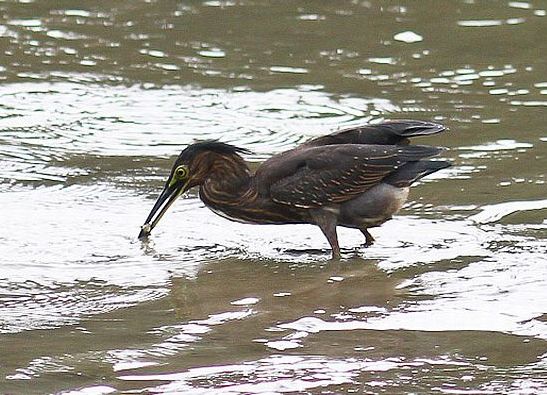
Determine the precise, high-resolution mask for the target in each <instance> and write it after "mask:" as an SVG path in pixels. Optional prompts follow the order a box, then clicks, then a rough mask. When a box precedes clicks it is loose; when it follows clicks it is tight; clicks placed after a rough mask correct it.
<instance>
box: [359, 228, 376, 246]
mask: <svg viewBox="0 0 547 395" xmlns="http://www.w3.org/2000/svg"><path fill="white" fill-rule="evenodd" d="M359 230H360V231H361V233H362V234H363V235H364V236H365V247H370V246H371V245H373V244H374V237H372V235H371V234H370V233H369V232H368V230H367V228H363V229H359Z"/></svg>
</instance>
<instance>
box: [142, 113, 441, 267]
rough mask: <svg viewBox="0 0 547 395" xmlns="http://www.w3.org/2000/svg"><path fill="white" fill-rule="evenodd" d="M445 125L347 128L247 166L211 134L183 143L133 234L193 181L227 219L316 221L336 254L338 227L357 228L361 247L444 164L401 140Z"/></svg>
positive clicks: (428, 150)
mask: <svg viewBox="0 0 547 395" xmlns="http://www.w3.org/2000/svg"><path fill="white" fill-rule="evenodd" d="M445 130H446V128H445V127H444V126H443V125H440V124H437V123H433V122H426V121H417V120H392V121H385V122H382V123H378V124H374V125H371V124H367V125H362V126H357V127H351V128H347V129H343V130H339V131H336V132H334V133H331V134H328V135H324V136H320V137H317V138H314V139H311V140H309V141H307V142H304V143H303V144H301V145H299V146H297V147H295V148H293V149H289V150H287V151H284V152H281V153H279V154H277V155H274V156H272V157H270V158H269V159H267V160H266V161H264V162H263V163H262V164H261V165H260V166H259V167H258V168H257V169H256V171H255V172H252V171H251V170H250V169H249V167H248V165H247V164H246V163H245V160H244V159H243V157H242V155H245V154H249V153H250V152H249V151H248V150H247V149H244V148H241V147H237V146H234V145H231V144H227V143H223V142H220V141H216V140H209V141H201V142H197V143H194V144H191V145H189V146H187V147H186V148H185V149H184V150H182V152H181V153H180V155H179V156H178V157H177V159H176V160H175V162H174V164H173V166H172V169H171V171H170V174H169V176H168V178H167V181H166V182H165V186H164V188H163V191H162V192H161V193H160V195H159V197H158V198H157V201H156V203H155V204H154V206H153V208H152V210H151V211H150V214H149V215H148V217H147V218H146V221H145V223H144V225H142V227H141V230H140V233H139V239H144V238H147V237H148V236H149V235H150V232H151V231H152V229H154V228H155V227H156V225H157V224H158V222H159V221H160V219H161V218H162V217H163V215H164V214H165V213H166V212H167V210H168V209H169V207H170V206H171V205H172V204H173V203H174V202H175V201H176V200H177V198H179V197H180V196H181V195H183V194H184V193H185V192H187V191H188V190H190V189H191V188H194V187H198V188H199V197H200V198H201V200H202V201H203V202H204V203H205V205H206V206H207V207H208V208H210V209H211V210H212V211H213V212H215V213H217V214H219V215H221V216H222V217H225V218H227V219H229V220H232V221H237V222H243V223H250V224H277V225H279V224H313V225H316V226H318V227H319V228H320V229H321V231H322V232H323V234H324V235H325V237H326V239H327V241H328V243H329V244H330V247H331V251H332V257H333V259H339V258H340V257H341V254H340V246H339V244H338V236H337V232H336V228H337V227H338V226H341V227H346V228H354V229H358V230H360V231H361V233H362V234H363V236H364V238H365V240H364V241H365V243H364V245H365V247H368V246H371V245H372V244H373V243H374V241H375V240H374V237H373V236H372V235H371V234H370V232H369V229H370V228H373V227H377V226H380V225H382V224H383V223H384V222H386V221H388V220H389V219H391V218H392V216H393V215H394V214H395V213H397V212H398V211H399V210H400V209H401V207H402V206H403V204H404V203H405V201H406V199H407V197H408V194H409V188H410V186H411V185H412V184H413V183H414V182H416V181H417V180H419V179H421V178H422V177H424V176H427V175H428V174H431V173H434V172H436V171H438V170H441V169H444V168H446V167H449V166H450V165H451V163H450V162H448V161H446V160H440V159H432V157H434V156H437V155H438V154H439V153H440V152H441V151H442V148H439V147H432V146H428V145H414V144H410V140H409V139H410V138H413V137H418V136H428V135H433V134H437V133H440V132H443V131H445Z"/></svg>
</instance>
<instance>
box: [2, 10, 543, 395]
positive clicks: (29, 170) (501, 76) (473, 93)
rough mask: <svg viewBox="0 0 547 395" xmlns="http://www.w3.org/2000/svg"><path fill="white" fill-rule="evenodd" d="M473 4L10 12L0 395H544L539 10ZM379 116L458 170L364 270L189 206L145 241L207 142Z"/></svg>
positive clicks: (264, 147)
mask: <svg viewBox="0 0 547 395" xmlns="http://www.w3.org/2000/svg"><path fill="white" fill-rule="evenodd" d="M84 5H85V6H84ZM487 5H488V6H486V5H485V4H484V3H483V2H481V3H480V4H479V3H477V4H475V2H474V1H420V2H411V1H401V2H391V1H387V2H386V1H362V2H361V1H354V2H350V1H347V2H346V1H340V2H307V1H275V2H268V1H188V2H182V3H181V2H155V1H147V2H134V1H117V2H116V3H115V5H113V3H111V2H104V1H95V2H86V3H82V4H79V5H76V4H75V3H73V2H66V1H52V0H44V1H39V2H33V1H32V0H31V1H28V0H26V1H20V2H16V1H1V0H0V54H1V56H0V207H1V208H2V209H1V213H0V219H1V221H2V226H0V257H1V262H0V393H14V394H15V393H25V394H32V393H37V394H43V393H65V394H67V393H70V394H107V393H111V392H115V391H118V392H122V393H156V392H159V393H170V392H171V393H188V394H198V393H203V394H206V393H230V394H248V393H251V394H257V393H269V394H271V393H284V392H288V393H320V392H321V393H345V392H348V393H349V392H356V393H386V394H398V393H401V394H403V393H412V392H414V393H446V394H456V393H457V394H499V393H514V394H539V393H542V392H547V379H546V377H547V259H546V253H547V244H546V241H545V239H546V225H547V224H546V222H545V214H546V212H547V197H546V193H545V191H546V186H545V169H546V168H547V166H546V165H547V161H546V143H547V133H546V131H545V107H546V106H547V100H546V94H547V81H546V75H547V73H546V72H547V66H546V63H545V56H544V54H545V50H546V49H547V48H546V43H545V40H544V37H545V36H546V34H547V31H546V28H545V26H546V25H545V17H546V10H545V4H544V3H542V2H539V1H530V2H524V1H518V2H505V1H491V2H488V4H487ZM384 118H415V119H423V120H433V121H436V122H440V123H443V124H445V125H446V126H448V127H449V128H450V132H449V133H447V134H445V135H439V136H432V137H430V138H425V139H422V140H420V142H423V143H426V144H433V145H441V146H445V147H448V148H449V150H448V151H447V152H445V153H444V156H445V157H447V158H449V159H451V160H453V162H454V166H453V167H452V168H450V169H447V170H444V171H441V172H439V173H436V174H435V175H433V176H431V177H428V178H427V179H425V180H424V181H423V182H422V183H420V184H419V185H417V186H416V187H414V188H413V190H412V192H411V195H410V198H409V202H408V204H407V205H406V206H405V208H404V209H403V210H402V212H401V213H400V215H398V216H397V217H396V218H394V219H393V220H392V221H390V222H388V223H387V224H385V225H384V226H383V227H382V228H379V229H376V230H374V231H373V234H374V236H375V237H376V239H377V243H376V244H375V245H374V246H373V247H372V248H369V249H364V248H361V244H362V242H363V240H362V236H361V234H360V233H359V232H356V231H352V230H342V231H341V232H340V241H341V244H342V246H343V247H345V248H344V249H343V251H342V252H343V255H344V256H345V259H344V260H342V261H330V260H329V259H328V258H329V254H330V252H329V250H328V245H327V243H326V241H325V240H324V238H323V236H322V235H321V233H320V231H319V230H318V229H317V228H314V227H311V226H278V227H275V226H251V225H241V224H236V223H232V222H228V221H226V220H224V219H223V218H220V217H218V216H215V214H213V213H211V212H210V211H208V210H207V209H206V208H205V207H204V206H203V204H202V203H201V202H200V201H199V200H198V198H197V195H196V194H195V192H193V193H191V194H189V196H188V197H187V198H186V199H181V200H180V201H179V202H177V204H176V205H175V206H174V208H173V209H172V210H171V212H170V214H168V215H167V216H166V217H165V219H164V220H162V222H161V223H160V225H159V226H158V228H157V229H156V230H155V233H154V235H153V237H151V239H150V241H149V242H145V243H142V242H139V241H138V240H136V236H137V233H138V230H139V226H140V225H141V224H142V222H143V221H144V219H145V217H146V215H147V214H148V212H149V210H150V208H151V206H152V205H153V202H154V199H155V198H156V196H157V194H158V193H159V191H160V190H161V187H162V184H163V182H164V179H165V176H166V175H167V174H168V171H169V168H170V164H171V161H172V160H173V158H174V157H175V156H176V155H177V154H178V152H179V151H180V150H181V149H182V148H183V147H184V146H185V145H186V144H188V143H190V142H192V141H194V140H195V139H206V138H215V139H220V140H222V141H225V142H229V143H233V144H237V145H240V146H242V147H245V148H248V149H250V150H251V151H252V152H253V154H252V155H250V156H248V157H247V159H248V160H249V161H250V162H251V166H256V164H257V163H258V162H260V161H261V160H262V159H263V158H266V157H268V156H270V155H272V154H274V153H277V152H280V151H282V150H284V149H288V148H291V147H293V146H295V145H296V144H298V143H299V142H302V141H305V140H306V139H309V138H311V137H315V136H318V135H320V134H322V133H327V132H329V131H332V130H336V129H338V128H342V127H347V126H351V125H357V124H360V123H366V122H376V121H379V120H381V119H384Z"/></svg>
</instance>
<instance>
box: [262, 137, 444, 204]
mask: <svg viewBox="0 0 547 395" xmlns="http://www.w3.org/2000/svg"><path fill="white" fill-rule="evenodd" d="M439 151H440V150H439V149H438V148H435V147H428V146H386V145H355V144H341V145H337V146H330V147H325V146H323V147H313V148H308V149H304V150H300V151H297V152H294V153H293V154H292V156H291V157H290V158H286V162H285V163H284V165H285V166H284V168H285V169H286V171H282V170H280V169H276V170H275V172H273V173H275V174H276V177H275V179H272V180H270V181H271V183H270V184H269V194H270V196H271V198H272V199H273V200H274V201H275V202H277V203H281V204H286V205H290V206H294V207H302V208H314V207H321V206H324V205H327V204H329V203H331V204H332V203H342V202H345V201H347V200H350V199H352V198H353V197H355V196H356V195H359V194H361V193H363V192H365V191H366V190H367V189H369V188H371V187H373V186H374V185H376V184H378V183H379V182H381V181H382V180H383V179H384V178H385V177H387V176H389V175H390V174H392V173H393V172H395V171H397V169H399V168H400V167H401V166H402V165H404V164H405V163H407V162H413V161H418V160H420V159H422V158H426V157H429V156H433V155H436V154H437V153H439ZM278 164H279V165H280V166H279V167H283V163H278ZM295 164H297V166H295ZM273 173H272V174H273Z"/></svg>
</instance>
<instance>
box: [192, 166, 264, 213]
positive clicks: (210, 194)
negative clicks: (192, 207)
mask: <svg viewBox="0 0 547 395" xmlns="http://www.w3.org/2000/svg"><path fill="white" fill-rule="evenodd" d="M252 178H253V175H252V173H251V171H250V170H249V167H248V166H247V165H246V164H245V162H244V161H243V159H242V158H241V157H240V156H238V155H232V156H224V155H222V156H220V155H219V156H218V157H216V158H215V159H214V161H213V162H212V164H211V167H210V170H209V173H208V175H207V177H206V178H205V180H204V182H203V183H202V184H201V186H200V189H199V194H200V197H201V199H202V200H203V202H204V203H205V204H206V205H208V206H210V207H213V208H214V207H217V206H218V207H226V206H237V205H239V204H241V203H242V202H243V201H248V200H249V198H250V197H251V195H253V194H254V192H253V190H254V188H253V182H252Z"/></svg>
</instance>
